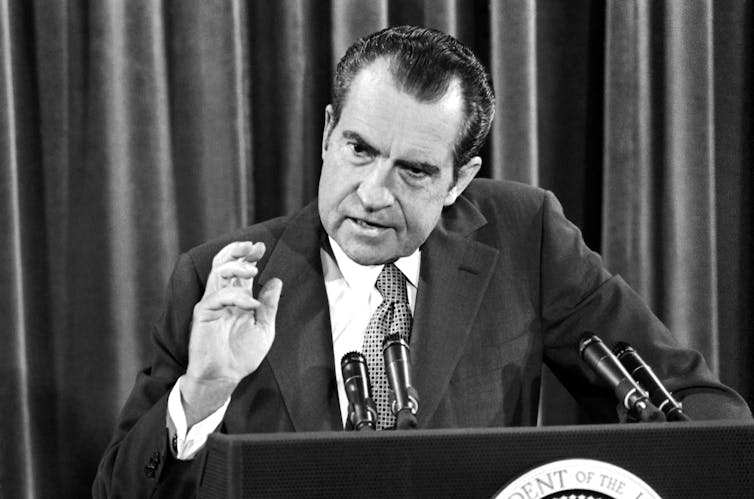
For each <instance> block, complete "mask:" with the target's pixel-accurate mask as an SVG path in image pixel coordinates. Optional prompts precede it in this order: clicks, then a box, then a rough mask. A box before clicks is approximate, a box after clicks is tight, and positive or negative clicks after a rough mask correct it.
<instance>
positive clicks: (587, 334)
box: [579, 331, 602, 359]
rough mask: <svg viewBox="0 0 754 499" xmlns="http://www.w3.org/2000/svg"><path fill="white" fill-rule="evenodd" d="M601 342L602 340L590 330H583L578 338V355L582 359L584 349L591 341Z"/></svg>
mask: <svg viewBox="0 0 754 499" xmlns="http://www.w3.org/2000/svg"><path fill="white" fill-rule="evenodd" d="M595 342H597V343H602V340H601V339H599V338H598V337H597V335H595V334H594V333H592V332H591V331H584V332H583V333H582V334H581V338H580V339H579V357H581V358H582V359H584V350H586V348H587V347H588V346H589V345H591V344H592V343H595Z"/></svg>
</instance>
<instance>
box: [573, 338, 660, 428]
mask: <svg viewBox="0 0 754 499" xmlns="http://www.w3.org/2000/svg"><path fill="white" fill-rule="evenodd" d="M579 356H580V357H581V359H582V360H583V361H584V362H586V363H587V364H588V365H589V367H591V368H592V370H593V371H594V372H595V373H596V374H597V375H599V376H600V377H601V378H602V379H603V380H604V381H606V382H607V384H608V385H610V388H612V389H613V391H614V392H615V396H616V397H618V400H620V401H621V403H622V404H623V406H624V407H625V408H626V409H627V410H628V412H629V414H631V415H632V416H635V417H636V418H637V419H638V420H640V421H645V422H652V421H665V415H664V414H663V413H662V412H661V411H660V410H659V409H657V407H655V406H654V404H652V402H651V401H650V400H649V397H648V396H647V393H646V392H645V391H644V390H642V389H641V387H640V386H639V385H637V384H636V381H634V379H633V378H632V377H631V375H630V374H628V371H626V368H625V367H623V364H621V363H620V361H618V359H617V358H616V357H615V355H613V353H612V352H611V351H610V350H608V349H607V347H606V346H605V344H604V343H602V340H600V339H599V338H598V337H597V336H595V335H593V334H591V333H584V334H583V335H582V336H581V340H580V341H579Z"/></svg>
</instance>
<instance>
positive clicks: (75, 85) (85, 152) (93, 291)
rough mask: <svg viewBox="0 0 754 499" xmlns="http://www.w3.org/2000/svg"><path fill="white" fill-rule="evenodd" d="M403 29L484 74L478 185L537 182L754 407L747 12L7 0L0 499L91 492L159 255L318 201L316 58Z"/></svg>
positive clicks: (722, 6) (161, 285)
mask: <svg viewBox="0 0 754 499" xmlns="http://www.w3.org/2000/svg"><path fill="white" fill-rule="evenodd" d="M399 24H418V25H424V26H429V27H435V28H439V29H441V30H444V31H446V32H449V33H451V34H453V35H455V36H456V37H458V38H459V39H460V40H461V41H463V42H464V43H466V44H467V45H469V46H470V47H471V48H472V49H473V50H474V51H475V52H476V53H477V54H478V55H479V56H480V58H481V59H482V60H483V62H484V63H485V64H486V65H487V66H488V67H489V69H490V72H491V74H492V78H493V82H494V86H495V91H496V94H497V98H498V101H497V115H496V121H495V123H494V127H493V131H492V133H491V136H490V139H489V141H488V144H487V146H486V147H485V149H484V151H483V161H484V165H483V168H482V171H481V173H480V175H482V176H485V177H492V178H505V179H510V180H517V181H521V182H526V183H531V184H534V185H539V186H541V187H544V188H547V189H550V190H552V191H553V192H554V193H555V194H556V195H557V196H558V198H559V199H560V200H561V201H562V203H563V205H564V209H565V212H566V215H567V216H568V217H569V218H571V220H573V221H574V222H575V223H576V224H578V225H579V227H580V228H581V229H582V231H583V234H584V238H585V240H586V241H587V243H588V244H589V245H590V246H591V247H592V248H593V249H595V250H597V251H599V252H600V253H601V254H602V255H603V257H604V261H605V264H606V266H607V267H608V269H610V270H611V271H612V272H616V273H619V274H621V275H622V276H623V277H624V278H625V279H626V280H627V281H628V282H629V283H630V284H631V285H632V286H633V287H634V289H636V291H637V292H639V293H640V294H641V295H642V296H643V297H644V298H645V299H646V300H647V302H648V303H649V305H650V307H651V308H652V309H653V310H654V311H655V313H656V314H657V315H658V316H659V317H660V318H661V319H662V320H663V321H665V323H666V324H667V325H668V326H669V327H670V329H671V330H672V331H673V332H674V334H675V335H676V336H677V337H678V339H679V340H680V341H681V342H683V343H684V344H687V345H691V346H693V347H694V348H697V349H699V350H700V351H702V352H703V353H704V355H705V356H706V358H707V359H708V362H709V363H710V365H711V366H712V367H713V369H714V370H715V371H716V372H717V373H718V374H719V375H720V377H721V378H722V380H723V381H724V382H726V383H728V384H730V385H731V386H733V387H734V388H736V389H737V390H738V391H739V392H740V393H742V394H743V395H744V396H745V397H746V398H747V400H748V401H749V403H750V404H751V403H752V402H753V401H754V390H753V389H752V377H753V373H752V369H751V367H749V366H750V359H751V358H752V351H753V348H752V342H751V339H750V338H751V334H752V325H753V324H754V318H753V317H752V313H751V303H752V302H753V301H754V300H753V297H754V290H753V287H752V284H751V282H752V254H753V252H752V250H753V249H754V248H753V247H752V246H753V245H752V235H751V232H752V231H751V228H752V209H751V206H752V176H751V160H752V144H753V143H754V142H753V141H752V139H753V138H754V134H753V133H752V116H754V112H753V111H754V110H753V109H752V97H751V96H752V94H754V88H753V87H752V72H753V70H752V68H753V67H754V64H752V48H754V47H753V44H754V36H753V34H752V33H753V31H752V2H750V1H746V0H727V1H724V2H722V1H721V2H716V1H712V0H607V1H605V0H603V1H598V0H500V1H495V0H491V1H461V0H444V1H432V0H423V1H422V0H389V1H388V0H380V1H377V0H342V1H341V0H330V1H316V0H267V1H261V0H260V1H241V0H161V1H160V0H102V1H89V2H86V1H75V0H30V1H25V0H0V161H1V162H2V168H1V169H0V203H1V206H2V208H1V209H0V258H2V260H0V262H1V263H2V265H0V317H1V318H2V319H3V327H2V328H1V329H0V338H1V340H2V344H3V348H1V349H0V396H1V397H2V401H3V404H2V407H1V408H0V439H2V442H3V449H4V450H3V452H2V453H0V494H1V495H2V496H3V497H24V498H38V497H39V498H42V497H86V496H88V495H89V487H90V485H91V481H92V479H93V477H94V473H95V471H96V466H97V463H98V461H99V459H100V457H101V454H102V452H103V450H104V447H105V445H106V443H107V441H108V439H109V437H110V434H111V432H112V429H113V427H114V424H115V421H116V418H117V415H118V411H119V409H120V407H121V406H122V404H123V403H124V401H125V399H126V397H127V396H128V393H129V391H130V388H131V386H132V384H133V382H134V378H135V375H136V372H137V371H138V370H139V369H140V368H141V367H142V366H144V365H145V364H146V363H147V362H148V360H149V352H150V348H151V345H150V324H151V323H152V322H153V321H154V320H155V319H156V318H157V315H158V314H159V312H160V309H161V304H162V298H163V293H164V289H165V285H166V283H167V278H168V276H169V274H170V272H171V269H172V266H173V263H174V262H175V260H176V258H177V255H178V254H179V253H180V252H181V251H185V250H187V249H188V248H190V247H192V246H194V245H196V244H199V243H201V242H202V241H204V240H206V239H208V238H211V237H213V236H217V235H219V234H222V233H225V232H227V231H230V230H232V229H235V228H237V227H240V226H244V225H248V224H250V223H254V222H257V221H261V220H264V219H267V218H270V217H274V216H278V215H283V214H289V213H292V212H294V211H296V210H297V209H298V208H300V207H301V206H303V205H304V204H305V203H307V202H308V201H310V200H311V199H312V198H313V197H314V196H315V195H316V190H317V182H318V178H319V170H320V165H321V158H320V146H321V138H322V127H323V124H324V108H325V106H326V105H327V103H328V102H329V89H330V79H331V78H332V74H333V70H334V67H335V64H336V62H337V60H338V59H339V57H340V56H341V55H342V53H343V52H344V51H345V49H346V48H347V47H348V46H349V45H350V44H351V43H352V42H353V41H354V40H355V39H357V38H358V37H361V36H363V35H366V34H368V33H370V32H373V31H375V30H378V29H380V28H383V27H386V26H391V25H399ZM543 392H544V396H543V401H542V423H543V424H554V423H567V422H579V421H581V422H583V421H585V419H584V417H585V416H584V415H582V414H580V413H579V411H578V410H577V408H575V406H573V405H572V401H570V400H569V397H568V395H567V394H566V393H565V392H564V391H563V390H562V389H561V388H560V387H559V386H558V383H557V381H556V380H555V379H554V378H553V377H552V376H551V375H550V374H549V373H545V376H544V378H543Z"/></svg>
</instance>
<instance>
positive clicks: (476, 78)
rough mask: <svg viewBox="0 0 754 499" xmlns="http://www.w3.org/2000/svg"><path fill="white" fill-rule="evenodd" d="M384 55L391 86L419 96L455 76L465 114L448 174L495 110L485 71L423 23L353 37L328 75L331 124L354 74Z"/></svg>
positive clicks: (466, 156) (432, 93) (468, 153)
mask: <svg viewBox="0 0 754 499" xmlns="http://www.w3.org/2000/svg"><path fill="white" fill-rule="evenodd" d="M383 57H384V58H387V59H388V62H389V67H390V72H391V74H392V75H393V78H394V80H395V83H396V86H397V87H398V88H399V89H400V90H401V91H403V92H406V93H408V94H410V95H412V96H414V97H415V98H417V99H418V100H420V101H424V102H434V101H437V100H439V99H441V98H442V97H443V96H444V95H445V93H446V92H447V91H448V88H449V86H450V83H451V82H452V81H453V80H454V79H455V78H458V81H459V82H460V84H461V90H462V94H463V99H464V112H465V119H464V123H463V126H462V129H461V130H460V133H459V137H458V139H457V141H456V144H455V146H454V150H453V163H454V168H453V171H454V176H455V177H456V178H457V174H458V170H459V168H460V167H461V166H463V165H464V164H466V163H467V162H468V161H469V160H470V159H471V158H472V157H473V156H475V155H476V154H477V153H478V152H479V149H480V148H481V147H482V145H483V144H484V141H485V139H486V138H487V134H488V133H489V131H490V126H491V125H492V118H493V116H494V114H495V94H494V92H493V90H492V83H491V81H490V77H489V74H488V73H487V71H486V70H485V68H484V66H482V64H481V63H480V62H479V60H478V59H477V58H476V56H475V55H474V54H473V53H472V52H471V50H469V48H468V47H466V46H465V45H463V44H462V43H461V42H459V41H458V40H456V39H455V38H453V37H452V36H450V35H447V34H445V33H443V32H441V31H437V30H435V29H429V28H418V27H414V26H398V27H393V28H387V29H384V30H382V31H378V32H377V33H373V34H371V35H369V36H366V37H364V38H362V39H361V40H359V41H357V42H356V43H354V44H353V45H351V47H349V48H348V50H347V51H346V53H345V55H344V56H343V58H342V59H341V60H340V62H339V63H338V68H337V70H336V72H335V78H334V80H333V95H332V106H333V120H334V123H333V126H334V125H336V124H337V123H338V121H339V120H340V113H341V111H342V110H343V106H344V105H345V102H346V99H347V98H348V92H349V90H350V87H351V83H352V82H353V80H354V78H355V77H356V75H357V74H358V73H359V71H361V70H362V69H363V68H365V67H366V66H368V65H369V64H371V63H372V62H374V61H375V60H377V59H380V58H383Z"/></svg>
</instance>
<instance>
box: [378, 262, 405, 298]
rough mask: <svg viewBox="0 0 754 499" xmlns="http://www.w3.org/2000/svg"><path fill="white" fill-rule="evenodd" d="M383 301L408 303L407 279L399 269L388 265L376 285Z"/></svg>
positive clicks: (390, 264)
mask: <svg viewBox="0 0 754 499" xmlns="http://www.w3.org/2000/svg"><path fill="white" fill-rule="evenodd" d="M375 286H376V287H377V290H378V291H379V292H380V294H381V295H382V299H383V300H385V301H388V302H408V295H407V293H406V277H405V276H404V275H403V272H401V271H400V270H398V267H396V266H395V265H393V264H392V263H388V264H387V265H385V267H383V269H382V272H380V275H379V276H377V282H376V283H375Z"/></svg>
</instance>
